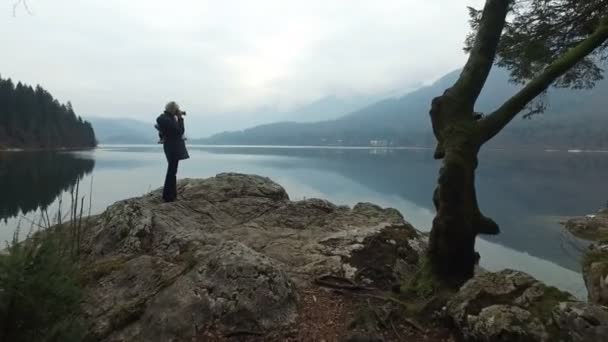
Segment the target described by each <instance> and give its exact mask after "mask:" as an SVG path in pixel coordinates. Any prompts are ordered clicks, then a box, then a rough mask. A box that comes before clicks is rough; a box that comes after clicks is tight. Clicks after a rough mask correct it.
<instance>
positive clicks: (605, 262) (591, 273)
mask: <svg viewBox="0 0 608 342" xmlns="http://www.w3.org/2000/svg"><path fill="white" fill-rule="evenodd" d="M583 277H584V279H585V285H586V286H587V292H588V294H589V301H591V302H594V303H599V304H602V305H608V241H603V242H598V243H595V244H592V245H591V246H589V249H588V250H587V252H586V253H585V257H584V259H583Z"/></svg>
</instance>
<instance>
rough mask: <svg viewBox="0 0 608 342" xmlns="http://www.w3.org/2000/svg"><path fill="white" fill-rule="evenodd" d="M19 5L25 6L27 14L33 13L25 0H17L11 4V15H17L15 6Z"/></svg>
mask: <svg viewBox="0 0 608 342" xmlns="http://www.w3.org/2000/svg"><path fill="white" fill-rule="evenodd" d="M19 5H21V6H23V8H25V11H26V12H27V14H29V15H34V13H32V11H31V10H30V6H29V5H28V4H27V0H17V2H15V3H14V4H13V17H17V8H18V7H19Z"/></svg>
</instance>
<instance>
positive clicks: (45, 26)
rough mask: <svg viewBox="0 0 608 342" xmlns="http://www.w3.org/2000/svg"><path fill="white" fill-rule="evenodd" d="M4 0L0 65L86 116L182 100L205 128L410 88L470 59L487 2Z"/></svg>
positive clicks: (0, 71)
mask: <svg viewBox="0 0 608 342" xmlns="http://www.w3.org/2000/svg"><path fill="white" fill-rule="evenodd" d="M15 2H16V0H0V46H1V47H2V48H1V49H2V52H3V53H2V56H1V57H0V75H1V76H2V77H3V78H7V77H11V78H12V79H13V80H19V81H23V82H25V83H28V84H41V85H42V86H43V87H45V88H46V89H48V90H49V91H50V92H51V94H53V95H54V96H55V97H56V98H58V99H59V100H60V101H62V102H64V101H68V100H69V101H71V102H72V104H73V106H74V108H75V110H76V112H77V113H79V114H81V115H82V116H83V117H85V118H86V117H92V116H101V117H116V118H131V119H137V120H142V121H151V120H153V119H154V118H155V117H156V115H158V113H160V112H161V111H162V109H163V107H164V104H165V103H166V102H168V101H170V100H175V101H177V102H178V103H180V105H181V106H182V108H183V109H184V110H187V111H188V115H189V119H191V120H194V121H195V122H197V124H199V125H202V126H204V127H203V128H201V132H202V133H213V132H215V131H221V130H229V129H231V128H233V129H240V128H242V127H246V126H248V125H252V124H258V123H265V122H267V121H270V120H275V119H277V118H276V113H275V115H274V116H273V115H270V114H268V115H267V114H266V113H269V112H272V111H275V112H286V111H290V110H292V109H295V108H299V107H301V106H304V105H306V104H308V103H311V102H314V101H316V100H319V99H322V98H324V97H326V96H335V97H337V98H338V99H344V100H345V101H347V100H349V99H353V98H357V97H369V98H381V97H382V96H388V94H391V95H395V94H404V93H407V92H408V91H410V90H412V89H414V88H416V87H419V86H421V85H422V84H428V83H429V82H431V81H433V80H435V79H437V78H439V77H441V76H443V75H444V74H446V73H448V72H450V71H452V70H454V69H457V68H459V67H461V66H462V65H463V63H464V61H465V59H466V55H465V54H464V53H463V51H462V46H463V41H464V38H465V36H466V34H467V33H468V31H469V26H468V15H467V8H466V7H467V6H475V7H480V6H481V4H482V3H483V1H482V0H462V1H454V0H365V1H363V0H303V1H299V0H298V1H296V0H249V1H247V0H214V1H204V0H171V1H169V0H166V1H153V0H129V1H125V0H79V1H73V0H27V4H28V7H29V9H30V11H31V13H28V12H27V11H26V9H25V8H23V7H22V6H20V7H18V8H17V10H16V13H15V15H13V4H14V3H15Z"/></svg>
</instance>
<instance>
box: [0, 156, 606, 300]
mask: <svg viewBox="0 0 608 342" xmlns="http://www.w3.org/2000/svg"><path fill="white" fill-rule="evenodd" d="M190 156H191V159H190V160H188V161H186V162H183V163H181V164H180V170H179V177H209V176H213V175H215V174H217V173H220V172H226V171H234V172H242V173H254V174H259V175H264V176H268V177H270V178H272V179H273V180H275V181H276V182H278V183H279V184H281V185H283V186H284V187H285V188H286V190H287V192H288V193H289V195H290V197H291V198H292V199H302V198H310V197H320V198H326V199H329V200H331V201H332V202H334V203H337V204H347V205H354V204H355V203H357V202H362V201H367V202H374V203H376V204H379V205H381V206H387V207H394V208H397V209H399V210H400V211H401V212H402V213H403V215H404V216H405V217H406V219H407V220H408V221H410V222H411V223H412V224H413V225H414V226H416V227H417V228H419V229H421V230H425V231H426V230H429V229H430V225H431V220H432V218H433V206H432V201H431V194H432V191H433V189H434V185H435V182H436V175H437V170H438V166H439V164H438V162H436V161H434V160H433V159H432V151H430V150H370V149H329V148H270V147H268V148H266V147H255V148H251V147H221V148H220V147H194V146H192V147H190ZM164 171H165V160H164V156H163V154H162V151H161V149H160V147H159V146H105V147H101V148H99V149H97V150H95V151H92V152H73V153H67V152H66V153H49V152H45V153H41V152H36V153H34V152H10V153H3V154H0V176H1V177H0V191H1V192H0V218H2V222H1V223H0V240H8V239H10V238H11V237H12V235H13V231H14V230H15V227H17V226H18V225H19V224H20V225H21V227H22V230H27V229H29V227H30V226H31V224H30V221H31V220H36V219H37V218H39V217H40V214H39V213H40V209H39V208H41V207H48V212H49V213H54V212H56V211H57V198H58V196H60V197H63V202H64V212H65V207H66V205H65V203H66V202H69V194H68V193H67V192H66V191H68V189H69V188H70V186H71V185H72V184H74V183H75V182H76V181H77V180H78V179H79V180H80V193H81V195H84V196H87V200H86V201H85V203H86V206H87V207H88V196H89V192H90V190H89V189H91V188H92V198H93V200H92V208H91V212H92V213H99V212H101V211H103V210H104V209H105V208H106V207H107V206H108V205H110V204H112V203H113V202H115V201H117V200H120V199H124V198H128V197H133V196H138V195H141V194H143V193H145V192H147V191H149V190H152V189H155V188H158V187H160V186H161V185H162V180H163V178H164ZM606 175H608V154H604V153H567V152H538V153H523V152H522V153H515V152H505V151H487V152H484V153H483V154H482V156H481V158H480V167H479V172H478V182H477V184H478V186H477V189H478V194H479V200H480V203H481V207H482V209H483V211H484V213H486V214H487V215H489V216H491V217H493V218H494V219H495V220H496V221H497V222H499V224H500V225H501V228H502V234H501V235H499V236H497V237H491V238H485V237H484V238H483V239H481V238H480V239H478V243H477V247H478V250H479V251H480V253H481V255H482V259H481V262H482V265H483V266H484V267H486V268H488V269H491V270H497V269H502V268H506V267H509V268H515V269H519V270H523V271H526V272H528V273H531V274H532V275H534V276H535V277H537V278H539V279H541V280H543V281H545V282H547V283H550V284H553V285H556V286H559V287H561V288H563V289H567V290H569V291H571V292H573V293H575V294H576V295H577V296H579V297H584V296H586V293H585V290H584V284H583V280H582V277H581V275H580V269H579V266H578V258H579V257H580V252H579V248H580V246H582V244H581V242H577V241H573V240H572V238H571V237H569V236H568V235H567V234H565V233H564V232H563V230H562V229H561V226H560V225H559V223H558V222H559V220H560V218H561V217H564V216H569V215H582V214H586V213H589V212H590V211H593V210H596V209H598V208H600V207H602V206H604V205H605V204H606V200H607V199H608V191H607V190H608V183H607V182H605V177H606ZM87 211H88V210H85V212H87ZM573 243H576V245H577V246H578V247H579V248H575V247H574V246H573Z"/></svg>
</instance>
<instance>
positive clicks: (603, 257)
mask: <svg viewBox="0 0 608 342" xmlns="http://www.w3.org/2000/svg"><path fill="white" fill-rule="evenodd" d="M596 262H601V263H606V264H608V253H606V252H599V251H593V250H592V251H588V252H587V253H585V255H584V256H583V268H587V267H589V266H591V264H593V263H596Z"/></svg>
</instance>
